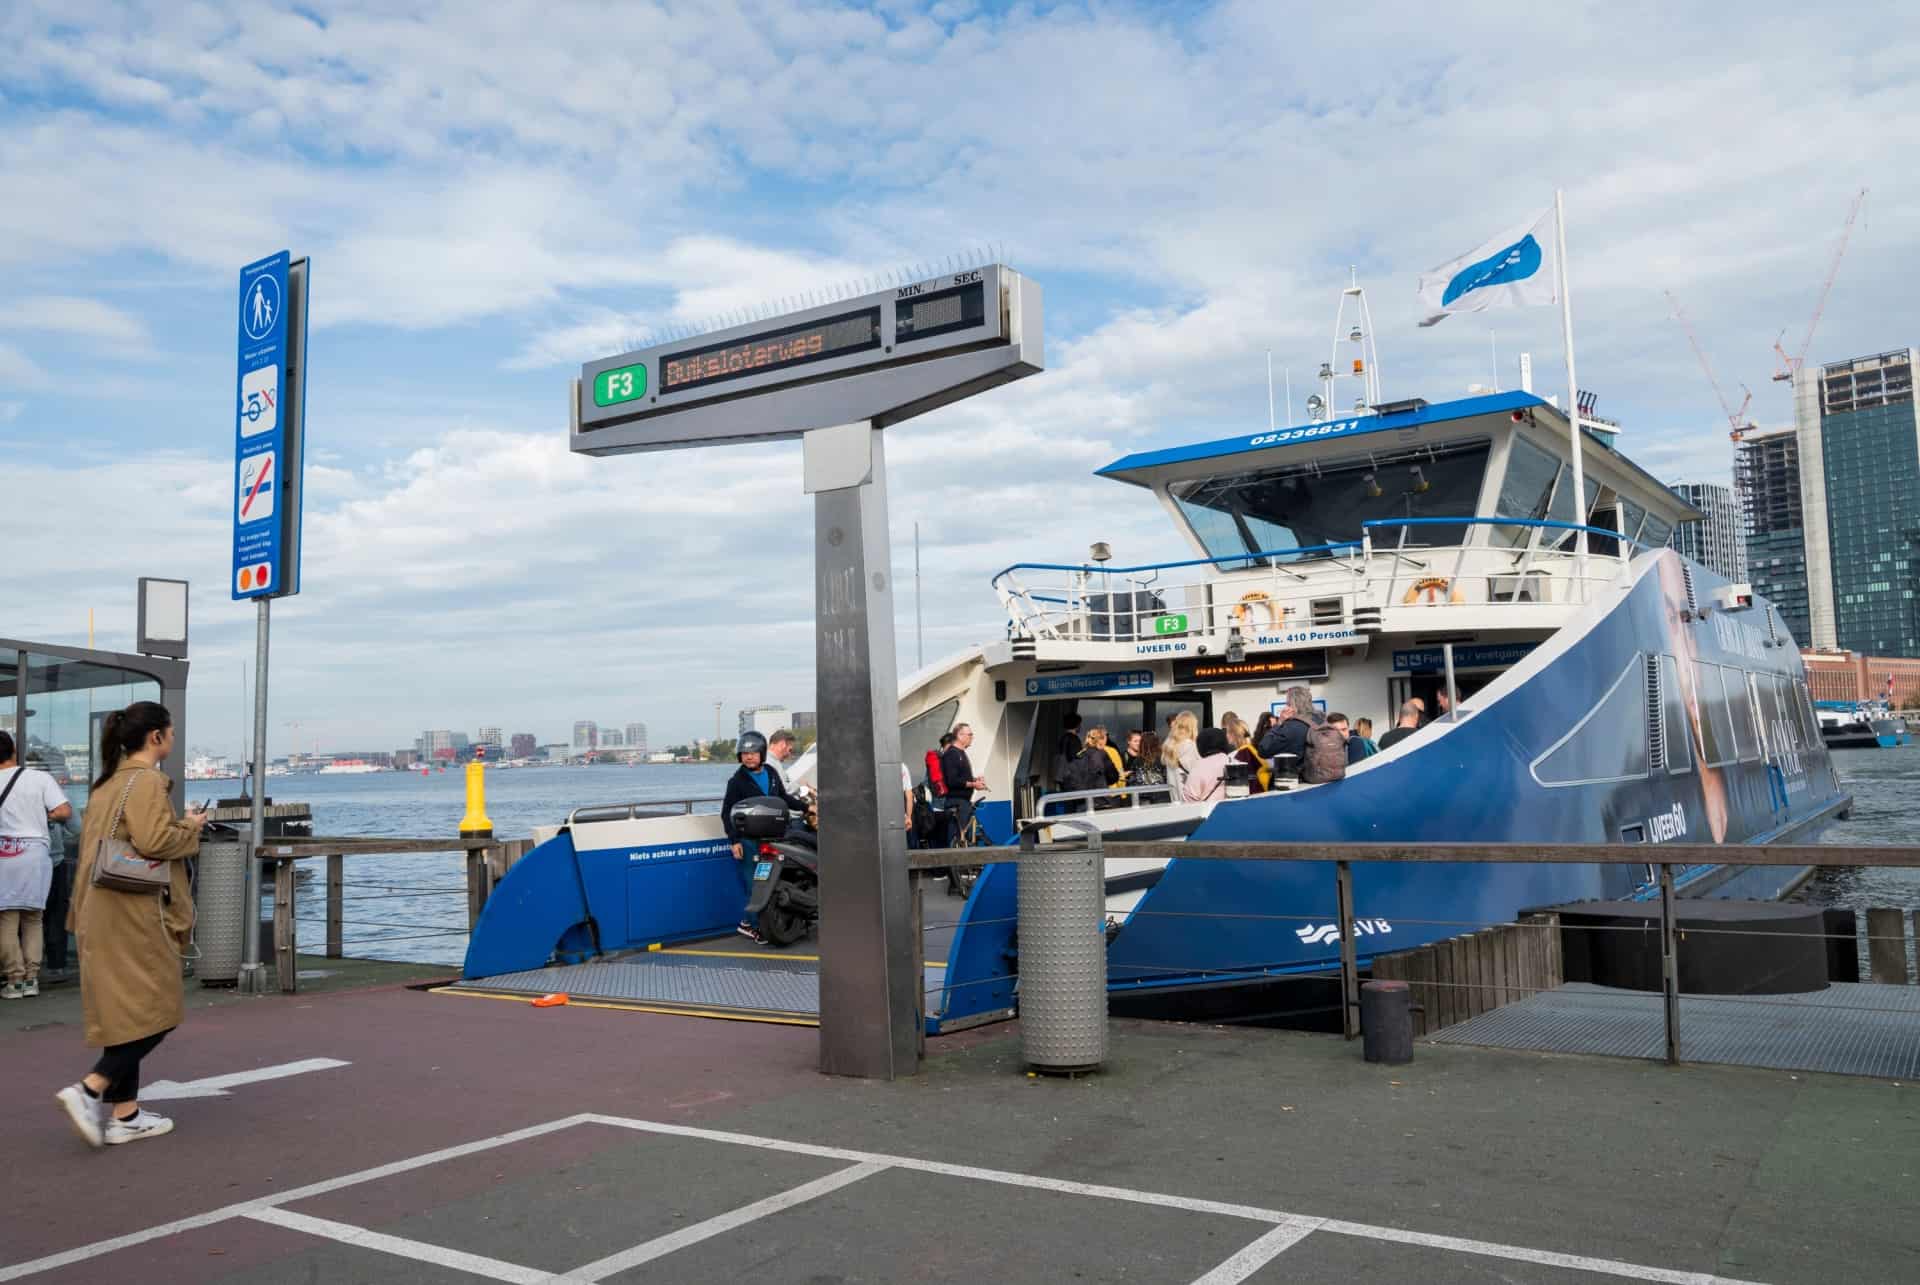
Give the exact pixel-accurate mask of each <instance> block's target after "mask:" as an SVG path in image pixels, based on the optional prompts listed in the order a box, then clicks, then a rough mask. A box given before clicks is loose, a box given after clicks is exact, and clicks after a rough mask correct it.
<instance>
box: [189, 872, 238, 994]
mask: <svg viewBox="0 0 1920 1285" xmlns="http://www.w3.org/2000/svg"><path fill="white" fill-rule="evenodd" d="M251 847H252V841H251V840H249V839H247V838H246V837H245V836H238V837H227V836H214V837H208V838H205V839H202V840H201V843H200V856H199V860H198V863H197V866H196V869H195V871H194V893H193V904H194V911H195V920H194V933H193V935H194V942H195V944H196V945H198V947H199V949H200V958H199V960H198V961H197V962H196V963H195V964H194V967H193V975H194V976H195V977H197V978H199V979H200V984H201V985H203V986H231V985H233V984H234V983H235V982H237V981H238V980H239V979H240V946H241V943H242V942H244V941H245V940H246V928H247V925H246V922H245V920H246V918H247V913H246V885H247V854H248V852H249V851H250V849H251Z"/></svg>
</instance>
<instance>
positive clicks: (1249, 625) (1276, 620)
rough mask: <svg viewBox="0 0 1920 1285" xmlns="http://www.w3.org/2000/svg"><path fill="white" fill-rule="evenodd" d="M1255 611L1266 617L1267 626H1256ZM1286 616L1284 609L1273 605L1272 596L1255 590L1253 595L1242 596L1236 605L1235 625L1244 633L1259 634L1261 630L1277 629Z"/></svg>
mask: <svg viewBox="0 0 1920 1285" xmlns="http://www.w3.org/2000/svg"><path fill="white" fill-rule="evenodd" d="M1255 609H1258V610H1259V611H1261V612H1262V613H1263V614H1264V615H1265V616H1266V618H1267V623H1266V624H1265V625H1261V626H1255V625H1254V623H1253V613H1254V611H1255ZM1285 614H1286V613H1285V610H1284V609H1282V608H1276V607H1275V606H1274V605H1273V597H1272V595H1270V594H1265V593H1262V592H1261V591H1260V590H1258V589H1255V590H1254V591H1253V592H1252V593H1246V594H1242V595H1240V601H1239V602H1237V603H1235V604H1234V606H1233V623H1234V624H1235V625H1236V626H1237V627H1239V628H1240V629H1241V630H1243V631H1247V632H1252V633H1258V632H1259V631H1260V630H1261V629H1274V628H1277V627H1278V626H1279V624H1280V619H1281V617H1282V616H1284V615H1285Z"/></svg>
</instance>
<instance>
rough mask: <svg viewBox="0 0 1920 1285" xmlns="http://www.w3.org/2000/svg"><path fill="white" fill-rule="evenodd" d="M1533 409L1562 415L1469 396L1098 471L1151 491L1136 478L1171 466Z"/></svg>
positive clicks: (1141, 458)
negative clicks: (1152, 470)
mask: <svg viewBox="0 0 1920 1285" xmlns="http://www.w3.org/2000/svg"><path fill="white" fill-rule="evenodd" d="M1533 406H1542V407H1545V408H1546V409H1547V410H1548V411H1549V412H1551V413H1553V414H1555V415H1558V414H1559V413H1560V412H1559V411H1558V410H1556V409H1555V408H1554V407H1553V405H1552V404H1551V403H1550V402H1548V401H1546V400H1545V399H1543V398H1540V397H1536V396H1534V395H1533V394H1532V393H1523V392H1519V391H1514V392H1508V393H1489V394H1487V395H1486V396H1484V397H1466V398H1462V399H1461V400H1459V401H1452V402H1440V403H1437V404H1435V405H1432V406H1421V407H1419V408H1417V409H1414V410H1405V411H1395V412H1394V413H1392V414H1390V415H1355V416H1351V417H1349V418H1346V419H1329V420H1323V421H1321V422H1320V423H1317V424H1296V425H1294V426H1292V427H1289V428H1279V429H1274V430H1272V431H1271V432H1260V433H1249V434H1244V435H1240V436H1235V437H1223V438H1219V439H1218V440H1215V441H1211V442H1195V443H1193V444H1191V445H1188V446H1170V447H1167V448H1166V449H1164V450H1158V451H1141V452H1139V453H1137V454H1133V455H1128V456H1124V457H1122V458H1120V459H1117V460H1115V461H1114V462H1113V463H1111V464H1109V465H1107V466H1106V467H1105V468H1103V469H1100V470H1098V472H1099V475H1100V476H1101V477H1111V478H1116V479H1118V480H1120V481H1122V482H1132V483H1134V484H1135V485H1136V486H1148V485H1151V483H1150V482H1149V481H1148V480H1147V479H1145V478H1143V477H1140V476H1137V475H1138V474H1140V473H1144V472H1146V471H1147V470H1150V469H1155V468H1162V467H1165V466H1166V465H1169V464H1187V463H1191V462H1192V461H1194V460H1205V459H1215V458H1224V457H1226V456H1232V455H1241V454H1245V453H1247V452H1249V451H1265V450H1272V449H1273V448H1275V447H1278V446H1293V445H1297V444H1300V443H1305V442H1324V441H1330V440H1333V439H1335V438H1342V437H1359V436H1362V435H1364V434H1367V433H1384V432H1388V431H1390V430H1393V429H1405V428H1417V427H1419V426H1420V425H1423V424H1444V423H1449V422H1451V421H1453V420H1460V419H1471V418H1473V417H1474V416H1477V415H1496V414H1507V413H1510V412H1512V411H1516V410H1523V409H1526V408H1527V407H1533Z"/></svg>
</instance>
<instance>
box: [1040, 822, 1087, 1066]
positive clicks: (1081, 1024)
mask: <svg viewBox="0 0 1920 1285" xmlns="http://www.w3.org/2000/svg"><path fill="white" fill-rule="evenodd" d="M1051 824H1052V825H1054V826H1055V827H1058V828H1061V829H1074V830H1080V831H1082V832H1083V833H1084V834H1086V835H1087V838H1086V839H1084V840H1080V839H1075V840H1069V841H1066V842H1060V843H1050V844H1044V845H1042V844H1038V843H1036V842H1035V832H1034V831H1033V830H1031V829H1030V830H1029V831H1028V832H1027V833H1026V834H1024V835H1022V836H1021V838H1020V848H1021V852H1020V875H1019V910H1018V914H1019V924H1018V931H1019V942H1020V981H1019V1007H1020V1052H1021V1056H1022V1057H1023V1058H1024V1059H1025V1061H1026V1063H1027V1065H1028V1066H1031V1067H1033V1068H1035V1069H1037V1070H1042V1071H1053V1072H1062V1073H1066V1072H1076V1071H1090V1070H1093V1069H1094V1068H1096V1067H1098V1066H1099V1065H1100V1064H1101V1063H1102V1062H1104V1061H1105V1060H1106V1057H1107V933H1106V922H1105V917H1106V870H1105V858H1104V857H1103V856H1102V854H1101V850H1100V835H1099V832H1098V831H1097V830H1094V828H1093V827H1092V826H1090V825H1087V824H1086V823H1085V822H1074V821H1071V820H1068V819H1065V818H1059V817H1055V818H1051Z"/></svg>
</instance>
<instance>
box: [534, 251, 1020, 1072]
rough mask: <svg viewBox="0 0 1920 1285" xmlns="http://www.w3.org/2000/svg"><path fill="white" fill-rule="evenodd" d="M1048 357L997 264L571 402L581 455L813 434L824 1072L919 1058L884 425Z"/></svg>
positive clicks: (600, 364) (593, 387) (685, 355)
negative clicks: (901, 767) (901, 783)
mask: <svg viewBox="0 0 1920 1285" xmlns="http://www.w3.org/2000/svg"><path fill="white" fill-rule="evenodd" d="M1042 366H1043V352H1042V347H1041V300H1040V288H1039V286H1038V285H1036V284H1034V283H1033V282H1030V281H1027V280H1026V279H1024V278H1023V277H1021V276H1020V274H1019V273H1017V272H1014V271H1013V270H1012V269H1010V268H1007V267H1005V266H1003V265H1000V264H989V265H983V266H981V267H978V268H971V269H966V270H963V271H960V272H955V273H949V274H946V275H943V276H939V277H935V278H933V279H931V280H928V281H919V282H914V283H911V284H908V285H903V286H899V287H896V288H894V289H891V290H885V291H880V292H878V293H873V294H868V295H864V296H860V297H857V298H850V299H842V300H836V301H834V302H832V303H828V304H824V305H820V306H817V307H813V308H809V309H804V310H802V311H800V312H796V313H792V314H789V315H786V316H781V317H773V318H769V319H767V320H765V321H763V322H759V323H754V324H749V325H743V326H734V327H731V328H730V329H727V330H722V331H718V332H716V333H713V334H710V335H703V336H700V337H698V338H693V339H686V340H682V341H680V342H677V343H672V344H663V345H659V346H656V347H654V348H648V349H642V350H640V351H638V352H632V353H626V354H623V355H621V356H619V357H610V358H607V359H605V360H602V361H597V362H592V363H589V364H588V365H586V366H585V367H583V368H582V370H581V375H580V379H579V380H577V381H576V382H575V383H574V385H573V392H572V396H571V397H570V398H569V410H570V416H571V419H572V447H573V449H574V450H575V451H576V452H579V453H582V454H587V455H615V454H624V453H628V452H635V451H658V450H676V449H680V448H683V447H689V446H699V445H708V444H713V443H718V442H729V441H765V440H770V439H783V438H794V437H798V438H801V439H802V458H803V470H804V485H805V490H806V492H807V494H809V495H812V496H813V497H814V588H815V598H814V612H815V622H814V624H815V644H814V645H815V675H814V681H815V684H816V687H817V693H818V697H819V699H818V701H817V702H816V705H817V708H818V709H819V711H820V715H819V717H820V728H821V746H822V752H821V754H820V766H819V791H820V865H821V870H820V1069H821V1070H822V1071H824V1072H826V1073H828V1074H830V1075H854V1076H864V1077H868V1078H874V1079H893V1078H895V1077H896V1076H900V1075H910V1074H912V1073H913V1072H914V1071H915V1070H916V1069H917V1068H918V1065H919V1057H920V1029H919V1020H920V1019H919V1016H918V1005H919V998H920V997H919V994H918V990H919V984H920V983H919V968H918V964H919V961H918V959H917V958H916V957H915V953H914V952H915V949H916V943H915V942H914V941H913V939H912V922H911V908H910V900H911V898H910V890H909V885H908V879H907V863H906V832H905V828H904V825H903V817H902V807H901V799H900V693H899V685H898V678H897V676H896V673H895V664H894V628H893V611H894V595H893V570H892V560H891V553H890V548H889V542H888V538H887V490H886V454H885V449H884V444H883V442H884V434H883V432H882V430H884V429H885V428H886V427H887V426H889V425H891V424H897V423H900V422H901V421H903V420H906V419H910V418H912V417H913V416H915V415H920V414H924V413H925V412H926V411H929V410H933V409H936V408H938V407H941V406H945V405H948V404H950V403H952V402H955V401H958V400H960V399H961V398H963V397H968V396H971V395H973V394H974V393H979V392H984V391H985V390H987V389H989V388H994V387H998V386H999V385H1001V384H1005V383H1009V382H1011V381H1013V380H1015V379H1019V378H1022V377H1024V376H1026V375H1031V374H1035V373H1037V372H1038V371H1040V370H1041V369H1042Z"/></svg>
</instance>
